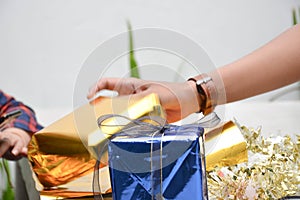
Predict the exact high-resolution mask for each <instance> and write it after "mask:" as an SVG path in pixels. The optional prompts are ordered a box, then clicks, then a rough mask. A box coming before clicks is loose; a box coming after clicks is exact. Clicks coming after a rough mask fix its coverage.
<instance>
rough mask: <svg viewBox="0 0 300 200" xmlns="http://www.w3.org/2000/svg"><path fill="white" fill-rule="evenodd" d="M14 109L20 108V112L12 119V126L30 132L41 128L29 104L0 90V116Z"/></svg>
mask: <svg viewBox="0 0 300 200" xmlns="http://www.w3.org/2000/svg"><path fill="white" fill-rule="evenodd" d="M14 110H21V111H22V114H21V115H20V116H19V117H17V118H16V119H15V120H13V121H12V124H11V126H12V127H16V128H20V129H23V130H24V131H26V132H28V133H30V134H33V133H35V132H37V131H39V130H40V129H42V128H43V127H42V126H41V125H40V124H39V123H38V122H37V119H36V116H35V113H34V111H33V110H32V109H31V108H30V107H29V106H27V105H25V104H23V103H22V102H20V101H17V100H16V99H15V98H14V97H12V96H10V95H8V94H6V93H4V92H3V91H2V90H0V116H2V115H4V114H6V113H9V112H11V111H14Z"/></svg>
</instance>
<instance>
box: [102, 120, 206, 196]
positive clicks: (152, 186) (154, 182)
mask: <svg viewBox="0 0 300 200" xmlns="http://www.w3.org/2000/svg"><path fill="white" fill-rule="evenodd" d="M139 129H141V127H137V128H136V129H131V130H126V133H124V134H122V132H121V133H120V134H118V136H116V137H114V138H113V139H112V140H111V142H110V143H109V145H108V153H109V168H110V177H111V184H112V191H113V199H114V200H139V199H141V200H148V199H149V200H154V199H157V200H159V199H165V200H167V199H178V200H184V199H193V200H202V199H206V195H207V194H206V191H205V188H206V178H205V162H204V160H202V159H201V156H200V146H201V145H200V142H201V140H199V137H200V136H201V135H202V134H203V128H201V127H200V126H198V125H187V126H175V125H169V126H167V127H165V128H164V129H163V131H156V132H153V130H149V131H147V130H139ZM131 133H132V134H131Z"/></svg>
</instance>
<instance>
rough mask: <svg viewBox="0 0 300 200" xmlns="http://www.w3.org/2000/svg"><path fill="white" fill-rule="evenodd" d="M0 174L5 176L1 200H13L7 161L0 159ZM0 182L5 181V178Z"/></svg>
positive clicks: (13, 195)
mask: <svg viewBox="0 0 300 200" xmlns="http://www.w3.org/2000/svg"><path fill="white" fill-rule="evenodd" d="M0 161H2V162H0V173H1V174H2V177H5V176H3V174H6V186H5V188H4V189H3V190H2V198H1V199H3V200H14V199H15V194H14V190H13V186H12V182H11V175H10V170H9V165H8V162H7V160H5V159H3V158H0ZM2 181H5V178H2Z"/></svg>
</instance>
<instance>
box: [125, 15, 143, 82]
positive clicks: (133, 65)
mask: <svg viewBox="0 0 300 200" xmlns="http://www.w3.org/2000/svg"><path fill="white" fill-rule="evenodd" d="M127 29H128V33H129V64H130V76H131V77H135V78H140V73H139V70H138V65H137V62H136V59H135V55H134V47H133V33H132V28H131V23H130V22H129V21H127Z"/></svg>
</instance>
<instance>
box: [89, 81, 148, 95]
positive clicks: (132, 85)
mask: <svg viewBox="0 0 300 200" xmlns="http://www.w3.org/2000/svg"><path fill="white" fill-rule="evenodd" d="M142 82H143V81H142V80H140V79H136V78H102V79H100V80H99V81H98V82H97V83H96V84H95V85H94V86H92V87H91V89H90V90H89V92H88V95H87V98H88V99H90V98H92V97H93V96H95V95H96V93H97V92H99V91H101V90H103V89H108V90H114V91H117V92H118V93H119V95H128V94H134V93H135V92H136V88H138V87H139V85H140V84H141V83H142Z"/></svg>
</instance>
